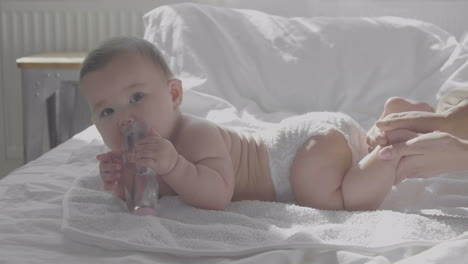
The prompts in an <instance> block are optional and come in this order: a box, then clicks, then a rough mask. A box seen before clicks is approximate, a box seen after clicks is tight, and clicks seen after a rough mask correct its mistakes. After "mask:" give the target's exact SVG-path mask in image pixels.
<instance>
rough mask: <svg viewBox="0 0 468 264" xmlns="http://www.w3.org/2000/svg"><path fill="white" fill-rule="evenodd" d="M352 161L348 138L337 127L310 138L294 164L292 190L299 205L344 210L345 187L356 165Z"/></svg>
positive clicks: (301, 148) (297, 155)
mask: <svg viewBox="0 0 468 264" xmlns="http://www.w3.org/2000/svg"><path fill="white" fill-rule="evenodd" d="M352 158H353V155H352V151H351V149H350V147H349V144H348V141H347V139H346V138H345V136H344V135H343V133H342V131H339V130H338V129H336V128H333V126H331V127H330V128H329V129H328V130H326V132H325V133H321V134H319V135H312V136H311V137H310V138H308V139H307V140H306V141H305V143H304V144H302V146H301V147H300V148H299V150H298V152H297V153H296V156H295V157H294V160H293V163H292V165H291V174H290V180H291V188H292V191H293V193H294V196H295V200H296V202H297V203H298V204H299V205H302V206H308V207H314V208H319V209H326V210H342V209H343V198H342V195H341V185H342V182H343V178H344V176H345V174H346V172H347V171H348V170H349V168H350V167H351V166H352V164H353V159H352Z"/></svg>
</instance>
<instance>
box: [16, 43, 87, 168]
mask: <svg viewBox="0 0 468 264" xmlns="http://www.w3.org/2000/svg"><path fill="white" fill-rule="evenodd" d="M85 57H86V53H82V52H64V53H43V54H37V55H33V56H29V57H23V58H20V59H18V60H16V63H17V65H18V67H19V68H20V69H21V78H22V93H23V131H24V132H23V150H24V161H25V163H26V162H29V161H31V160H33V159H35V158H37V157H39V156H40V155H41V154H42V146H43V142H42V139H43V132H42V131H43V119H44V114H45V113H47V120H48V122H47V123H48V128H49V142H50V147H51V148H53V147H55V146H57V145H58V144H60V143H62V142H64V141H65V140H67V139H69V138H70V137H72V136H73V135H74V134H75V133H77V132H79V131H81V130H83V129H84V128H86V127H87V126H89V125H91V121H90V120H91V119H90V113H89V109H88V107H87V106H86V104H85V103H84V100H83V99H82V96H81V95H80V91H79V89H77V88H78V80H79V70H80V67H81V63H82V62H83V60H84V58H85Z"/></svg>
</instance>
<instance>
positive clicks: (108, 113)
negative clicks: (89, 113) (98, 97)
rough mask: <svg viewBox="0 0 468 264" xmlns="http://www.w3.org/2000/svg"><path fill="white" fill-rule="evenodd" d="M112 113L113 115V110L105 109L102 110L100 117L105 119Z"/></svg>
mask: <svg viewBox="0 0 468 264" xmlns="http://www.w3.org/2000/svg"><path fill="white" fill-rule="evenodd" d="M113 113H114V109H112V108H106V109H104V110H102V112H101V116H104V117H106V116H110V115H112V114H113Z"/></svg>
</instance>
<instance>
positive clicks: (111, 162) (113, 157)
mask: <svg viewBox="0 0 468 264" xmlns="http://www.w3.org/2000/svg"><path fill="white" fill-rule="evenodd" d="M96 159H97V160H99V173H100V175H101V179H102V182H103V183H104V189H105V190H106V191H111V192H113V193H115V194H116V195H117V196H120V195H119V193H118V190H119V188H118V181H119V179H120V177H121V175H122V158H121V157H120V156H119V155H117V154H115V153H112V151H109V152H107V153H103V154H99V155H97V156H96Z"/></svg>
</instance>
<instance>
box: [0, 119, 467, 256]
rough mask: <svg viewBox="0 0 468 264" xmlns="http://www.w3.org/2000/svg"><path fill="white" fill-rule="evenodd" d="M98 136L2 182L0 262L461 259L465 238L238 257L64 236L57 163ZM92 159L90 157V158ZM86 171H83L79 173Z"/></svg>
mask: <svg viewBox="0 0 468 264" xmlns="http://www.w3.org/2000/svg"><path fill="white" fill-rule="evenodd" d="M92 140H100V139H99V136H97V132H96V129H95V128H94V127H93V126H92V127H90V128H88V129H87V130H85V131H84V132H81V133H80V134H78V135H76V136H75V137H74V138H72V139H70V140H68V141H67V142H65V143H64V144H63V145H60V146H59V147H57V148H56V149H54V150H52V151H50V152H48V153H46V154H45V155H43V156H42V157H41V158H39V159H38V160H35V161H33V162H31V163H29V164H27V165H25V166H23V167H21V168H19V169H18V170H16V171H14V172H12V173H11V174H10V175H8V176H7V177H5V178H4V179H2V180H1V181H0V197H1V198H0V263H58V262H60V263H159V262H160V263H208V264H209V263H222V262H224V263H226V262H229V263H272V264H275V263H307V262H310V261H322V262H323V263H340V264H341V263H367V262H369V261H371V260H372V261H375V263H463V261H464V260H466V259H468V250H467V249H468V240H458V241H451V242H443V243H440V244H438V245H436V246H434V247H428V246H418V247H400V248H396V249H392V250H389V251H387V252H383V253H379V254H376V253H373V252H353V251H350V250H342V249H340V248H337V249H336V250H322V249H319V248H315V249H314V248H310V249H292V250H273V251H268V252H263V253H259V254H253V255H246V256H242V257H237V258H220V257H198V258H190V257H183V256H173V255H168V254H161V253H145V252H138V251H112V250H107V249H103V248H99V247H95V246H90V245H85V244H81V243H77V242H74V241H72V240H69V239H67V238H65V237H64V236H63V234H62V232H61V230H60V226H61V223H62V201H63V197H64V194H65V192H66V191H67V190H68V188H69V187H70V185H71V183H72V182H73V180H74V179H75V177H76V176H75V175H76V171H68V172H67V171H64V170H63V169H61V168H60V167H61V165H64V164H66V163H68V164H73V165H75V167H76V169H77V170H79V168H80V162H89V160H81V161H78V160H73V159H71V160H70V157H72V156H73V155H72V154H73V152H74V151H77V150H79V149H80V148H82V147H84V146H86V145H87V144H89V143H90V142H91V141H92ZM93 158H94V157H90V159H93ZM83 173H85V172H83Z"/></svg>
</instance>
